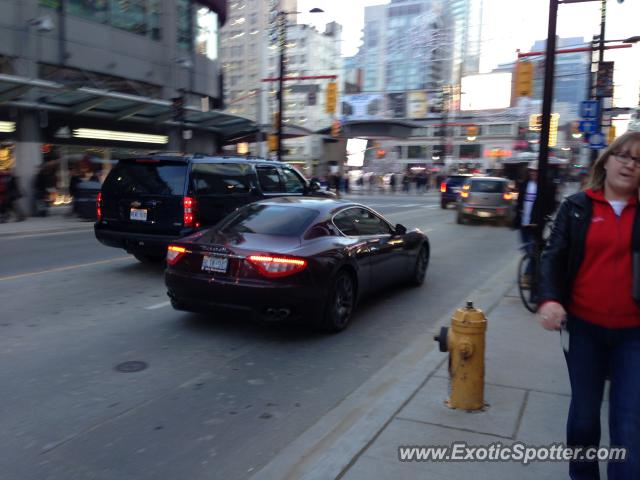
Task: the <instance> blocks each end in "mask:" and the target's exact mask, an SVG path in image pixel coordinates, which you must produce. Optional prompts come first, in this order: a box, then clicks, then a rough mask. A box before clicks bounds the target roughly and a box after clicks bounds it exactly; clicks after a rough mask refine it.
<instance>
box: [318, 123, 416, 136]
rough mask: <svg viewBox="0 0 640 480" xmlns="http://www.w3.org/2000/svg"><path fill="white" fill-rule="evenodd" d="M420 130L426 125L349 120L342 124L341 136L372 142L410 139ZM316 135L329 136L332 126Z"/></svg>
mask: <svg viewBox="0 0 640 480" xmlns="http://www.w3.org/2000/svg"><path fill="white" fill-rule="evenodd" d="M419 128H424V125H422V124H419V123H415V122H408V121H404V120H349V121H346V122H342V123H341V126H340V130H341V134H340V136H341V137H347V138H356V137H357V138H367V139H371V140H374V139H375V140H384V139H394V138H408V137H411V136H412V135H413V133H414V130H416V129H419ZM315 133H318V134H321V135H329V134H330V133H331V126H328V127H325V128H322V129H320V130H317V131H316V132H315Z"/></svg>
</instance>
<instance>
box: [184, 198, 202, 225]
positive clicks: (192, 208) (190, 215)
mask: <svg viewBox="0 0 640 480" xmlns="http://www.w3.org/2000/svg"><path fill="white" fill-rule="evenodd" d="M196 206H197V202H196V199H195V198H193V197H189V196H187V197H183V198H182V209H183V215H182V223H183V224H184V226H185V227H196V228H197V227H199V226H200V224H199V223H198V222H197V221H196Z"/></svg>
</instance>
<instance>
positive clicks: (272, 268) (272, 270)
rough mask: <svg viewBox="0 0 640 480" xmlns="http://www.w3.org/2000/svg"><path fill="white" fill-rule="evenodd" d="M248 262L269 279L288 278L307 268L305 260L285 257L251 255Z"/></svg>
mask: <svg viewBox="0 0 640 480" xmlns="http://www.w3.org/2000/svg"><path fill="white" fill-rule="evenodd" d="M247 261H248V262H249V263H250V264H251V265H253V266H255V267H256V268H257V269H258V271H259V272H260V274H261V275H262V276H264V277H267V278H278V277H287V276H289V275H293V274H294V273H298V272H301V271H302V270H304V269H305V268H307V261H306V260H305V259H304V258H299V257H288V256H283V255H274V256H272V255H251V256H249V257H248V258H247Z"/></svg>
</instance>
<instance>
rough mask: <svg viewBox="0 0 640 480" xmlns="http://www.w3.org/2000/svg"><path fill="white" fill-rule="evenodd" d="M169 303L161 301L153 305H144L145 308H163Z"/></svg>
mask: <svg viewBox="0 0 640 480" xmlns="http://www.w3.org/2000/svg"><path fill="white" fill-rule="evenodd" d="M169 305H171V302H168V301H167V302H162V303H156V304H155V305H149V306H148V307H144V309H145V310H157V309H158V308H164V307H168V306H169Z"/></svg>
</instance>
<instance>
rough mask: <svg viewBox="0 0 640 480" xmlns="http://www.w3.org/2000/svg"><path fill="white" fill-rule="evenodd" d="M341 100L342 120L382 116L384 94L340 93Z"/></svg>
mask: <svg viewBox="0 0 640 480" xmlns="http://www.w3.org/2000/svg"><path fill="white" fill-rule="evenodd" d="M341 100H342V119H343V120H371V119H376V118H384V95H383V94H381V93H358V94H354V95H342V97H341Z"/></svg>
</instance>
